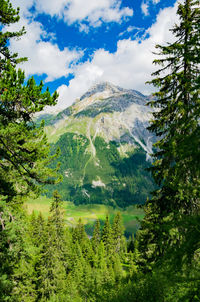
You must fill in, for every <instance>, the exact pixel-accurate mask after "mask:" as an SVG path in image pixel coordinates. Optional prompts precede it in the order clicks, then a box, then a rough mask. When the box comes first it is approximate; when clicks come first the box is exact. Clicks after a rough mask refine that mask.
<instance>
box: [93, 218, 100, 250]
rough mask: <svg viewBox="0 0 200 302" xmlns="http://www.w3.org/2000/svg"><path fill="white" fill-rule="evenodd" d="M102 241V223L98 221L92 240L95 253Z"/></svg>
mask: <svg viewBox="0 0 200 302" xmlns="http://www.w3.org/2000/svg"><path fill="white" fill-rule="evenodd" d="M100 240H101V230H100V222H99V219H97V220H96V223H95V225H94V231H93V234H92V239H91V241H92V247H93V250H94V251H95V252H96V251H97V249H98V246H99V243H100Z"/></svg>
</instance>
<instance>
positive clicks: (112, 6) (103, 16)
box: [29, 0, 133, 27]
mask: <svg viewBox="0 0 200 302" xmlns="http://www.w3.org/2000/svg"><path fill="white" fill-rule="evenodd" d="M29 1H30V0H29ZM35 4H36V9H37V11H38V12H42V13H46V14H49V15H51V16H57V17H58V18H62V19H64V20H65V21H66V22H67V23H68V24H73V23H77V22H78V23H79V24H81V23H82V21H87V22H88V24H89V25H90V26H94V27H97V26H100V25H101V24H102V22H118V23H120V22H121V21H122V20H123V19H125V18H127V17H131V16H132V15H133V10H132V9H130V8H129V7H123V8H121V7H120V6H121V1H119V0H84V1H83V0H57V1H55V0H43V1H41V0H36V1H35Z"/></svg>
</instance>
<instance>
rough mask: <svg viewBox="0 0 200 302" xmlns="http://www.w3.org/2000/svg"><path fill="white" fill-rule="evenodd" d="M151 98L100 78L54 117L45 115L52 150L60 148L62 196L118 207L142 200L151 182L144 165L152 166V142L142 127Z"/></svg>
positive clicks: (146, 117) (152, 139) (147, 116)
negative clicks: (101, 80)
mask: <svg viewBox="0 0 200 302" xmlns="http://www.w3.org/2000/svg"><path fill="white" fill-rule="evenodd" d="M149 99H150V97H148V96H144V95H143V94H141V93H140V92H137V91H135V90H127V89H124V88H120V87H118V86H115V85H113V84H110V83H108V82H104V83H100V84H96V85H95V86H93V87H91V89H90V90H89V91H87V92H86V93H85V94H83V95H82V96H81V97H80V99H79V100H78V101H77V102H75V103H74V104H73V105H72V106H70V107H68V108H66V109H65V110H63V111H62V112H60V113H59V114H58V115H57V116H56V117H54V118H52V117H51V118H50V119H49V121H48V117H47V119H46V120H47V121H48V123H47V127H46V133H47V137H48V139H49V142H50V143H52V150H53V149H54V150H55V148H57V147H60V149H61V152H62V156H61V157H60V158H59V160H60V161H61V172H62V175H63V183H62V184H61V185H58V187H59V188H60V191H61V192H62V194H61V195H63V198H64V199H65V200H66V199H67V198H68V199H70V200H72V201H74V202H75V203H77V200H78V203H94V202H95V203H106V204H118V205H121V206H128V205H130V204H134V203H141V202H144V201H145V198H146V197H147V191H150V190H149V188H148V189H147V186H148V185H147V184H149V186H150V187H151V188H153V185H152V180H151V179H150V176H149V175H148V173H146V172H144V171H143V168H144V169H145V168H146V167H148V166H149V165H150V162H149V163H148V162H147V161H146V160H149V159H150V153H152V144H153V142H154V141H155V136H154V135H152V134H151V133H149V131H148V130H147V129H146V128H147V126H148V122H149V119H150V118H151V114H152V113H151V111H150V109H149V108H148V107H147V106H146V103H147V102H148V101H149ZM123 169H124V170H123ZM124 171H126V172H124ZM140 174H141V175H143V176H142V177H141V176H140ZM134 188H135V189H134ZM113 190H114V191H113ZM117 191H118V193H116V192H117ZM139 191H140V192H139ZM143 191H145V193H144V192H143ZM77 192H79V193H77ZM142 192H143V193H142ZM119 195H120V197H119ZM141 195H142V197H141ZM72 196H73V197H72ZM133 196H134V197H133ZM139 196H140V197H139ZM136 199H138V200H136Z"/></svg>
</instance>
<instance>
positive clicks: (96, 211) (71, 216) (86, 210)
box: [25, 196, 144, 234]
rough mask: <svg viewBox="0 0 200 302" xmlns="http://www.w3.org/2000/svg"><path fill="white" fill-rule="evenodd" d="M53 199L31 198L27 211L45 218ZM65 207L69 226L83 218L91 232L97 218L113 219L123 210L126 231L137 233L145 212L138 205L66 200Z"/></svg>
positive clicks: (43, 197)
mask: <svg viewBox="0 0 200 302" xmlns="http://www.w3.org/2000/svg"><path fill="white" fill-rule="evenodd" d="M51 202H52V200H51V199H50V198H47V197H45V196H41V197H39V198H37V199H30V200H29V201H27V202H26V204H25V208H26V209H27V212H28V213H29V214H31V213H32V212H33V211H34V212H35V213H36V214H39V213H40V212H41V213H42V214H43V216H44V217H45V218H47V217H48V215H49V210H50V206H51ZM63 208H64V212H65V220H66V223H67V224H68V225H69V226H75V225H76V224H77V222H78V220H79V219H80V218H81V219H82V222H83V223H84V224H85V227H86V230H87V231H88V232H89V233H91V230H92V228H93V225H94V223H95V221H96V219H99V220H100V221H104V220H105V218H106V215H109V217H110V220H111V221H112V220H113V218H114V216H115V215H116V213H117V212H118V211H120V212H121V214H122V218H123V223H124V226H125V230H126V233H128V234H132V233H135V232H136V230H137V229H138V226H139V222H138V218H139V219H142V218H143V216H144V212H143V210H142V209H138V208H137V207H136V206H130V207H128V208H127V209H126V210H122V209H114V208H112V207H110V206H106V205H102V204H88V205H79V206H75V205H74V204H73V203H72V202H69V201H64V202H63Z"/></svg>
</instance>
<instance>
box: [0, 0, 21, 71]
mask: <svg viewBox="0 0 200 302" xmlns="http://www.w3.org/2000/svg"><path fill="white" fill-rule="evenodd" d="M18 21H19V8H18V9H17V10H15V9H13V7H12V4H11V3H10V1H9V0H1V2H0V25H1V26H2V25H9V24H12V23H16V22H18ZM24 33H25V29H24V27H23V28H22V29H21V30H20V31H18V32H9V31H4V32H2V30H1V31H0V54H1V60H0V75H2V71H3V70H4V69H5V65H7V61H8V60H9V61H10V62H11V63H12V64H16V63H19V62H21V61H24V60H26V58H21V59H19V58H18V54H17V53H15V54H12V53H11V52H10V50H9V48H8V42H9V39H11V38H19V37H20V36H22V35H23V34H24Z"/></svg>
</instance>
